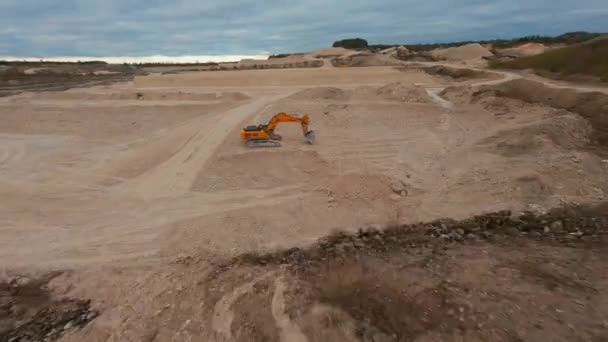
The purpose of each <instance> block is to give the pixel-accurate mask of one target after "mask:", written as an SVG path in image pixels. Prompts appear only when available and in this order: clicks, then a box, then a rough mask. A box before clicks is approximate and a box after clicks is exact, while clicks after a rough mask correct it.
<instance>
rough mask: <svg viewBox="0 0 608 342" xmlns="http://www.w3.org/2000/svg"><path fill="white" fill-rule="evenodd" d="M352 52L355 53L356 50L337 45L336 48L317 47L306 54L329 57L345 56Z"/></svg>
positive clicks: (315, 56)
mask: <svg viewBox="0 0 608 342" xmlns="http://www.w3.org/2000/svg"><path fill="white" fill-rule="evenodd" d="M353 53H357V51H354V50H349V49H345V48H341V47H337V48H325V49H319V50H316V51H313V52H311V53H309V54H308V55H309V56H311V57H314V58H329V57H342V56H347V55H350V54H353Z"/></svg>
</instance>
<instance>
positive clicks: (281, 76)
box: [0, 67, 608, 341]
mask: <svg viewBox="0 0 608 342" xmlns="http://www.w3.org/2000/svg"><path fill="white" fill-rule="evenodd" d="M506 76H507V77H506V78H515V77H516V76H513V75H510V74H508V75H506ZM503 81H504V80H497V76H496V75H492V77H490V79H488V80H487V81H486V80H483V79H481V80H480V79H475V80H469V81H467V80H464V81H463V80H460V81H458V82H456V81H452V80H450V79H448V78H445V77H440V76H432V75H429V74H427V73H425V72H423V71H421V70H413V69H411V70H403V69H395V68H391V67H373V68H344V69H342V68H322V69H310V70H304V69H290V70H255V71H254V70H251V71H238V72H198V73H196V72H194V73H184V74H173V75H151V76H145V77H136V78H135V80H134V81H133V82H130V83H121V84H115V85H109V86H99V87H91V88H86V89H72V90H68V91H65V92H49V93H37V94H33V93H24V94H21V95H16V96H11V97H5V98H0V117H2V121H1V122H0V198H2V201H1V203H0V223H1V225H0V260H1V261H0V269H2V270H3V271H4V272H9V273H15V272H20V273H26V274H29V273H36V272H47V271H50V270H60V271H63V270H70V272H68V273H67V274H66V275H64V276H60V277H59V278H58V280H57V284H56V285H55V286H56V287H57V288H60V289H62V291H63V293H70V294H71V295H78V296H84V297H85V298H91V299H92V300H93V304H94V305H95V306H96V307H97V308H98V309H99V310H101V312H102V313H101V316H100V317H99V318H98V319H97V320H95V321H94V322H93V323H92V325H90V326H88V327H87V328H86V329H83V330H82V331H78V332H75V333H73V334H68V335H67V336H66V337H65V339H66V340H69V341H78V340H89V341H125V340H133V341H154V340H157V341H166V340H175V341H187V340H196V339H192V338H193V337H192V336H196V335H197V334H198V335H199V336H207V337H208V340H214V339H215V340H218V341H220V340H248V339H247V338H246V337H247V334H244V333H243V331H241V332H240V333H239V334H241V335H239V336H241V337H238V338H236V337H235V336H233V334H232V333H231V322H232V318H227V317H228V316H230V315H231V314H230V313H229V311H230V310H229V308H230V307H231V306H232V305H233V304H234V303H235V302H238V301H247V300H250V301H251V302H246V303H241V304H239V305H241V306H242V307H255V306H256V302H255V301H256V300H266V299H268V300H271V302H272V305H271V306H269V307H268V310H270V311H268V312H267V314H268V315H269V316H268V317H269V318H268V319H274V320H275V321H276V322H277V324H278V325H277V326H278V327H279V328H278V330H276V331H275V330H273V331H274V333H277V331H279V332H280V333H277V334H278V335H277V336H275V337H273V338H266V340H283V341H305V340H307V338H306V336H308V338H310V336H311V335H310V332H308V333H306V332H302V331H301V327H302V326H306V324H312V323H310V322H308V323H306V322H300V323H299V325H298V324H296V323H294V322H293V321H292V320H291V319H290V318H289V317H290V316H289V315H287V314H286V313H285V312H286V311H288V308H287V306H289V305H288V304H286V303H285V299H284V298H283V297H281V296H282V294H281V293H283V292H285V291H288V290H287V288H289V287H288V286H287V285H284V284H282V283H281V281H282V280H281V279H283V278H281V277H283V276H281V277H278V276H276V275H277V274H280V272H279V271H278V270H272V271H271V272H270V273H264V272H262V273H260V275H259V276H260V278H259V279H258V278H256V279H257V280H251V281H249V282H244V283H245V285H243V286H245V287H244V288H241V289H236V290H235V292H231V293H232V295H229V296H228V297H223V298H222V299H219V298H215V297H213V295H209V296H207V297H205V294H203V293H200V294H196V293H194V292H193V293H190V294H189V295H192V296H194V297H183V296H182V295H180V298H182V299H183V298H198V300H199V301H200V303H201V305H200V307H198V308H197V307H196V306H192V307H189V309H188V310H194V311H187V312H188V313H187V314H184V313H179V310H178V311H175V310H176V308H175V307H173V306H172V305H181V304H179V303H167V305H169V306H168V307H166V309H167V308H169V307H170V309H167V310H169V311H168V312H172V313H171V314H170V315H169V317H164V318H162V320H160V321H159V319H160V318H158V317H160V316H162V315H161V314H162V312H163V310H165V309H163V307H164V306H163V305H165V304H163V302H162V301H163V300H165V299H164V298H165V296H169V297H171V291H177V293H179V292H180V291H181V290H179V289H180V288H181V286H182V285H180V281H182V282H184V283H183V284H186V283H188V284H191V282H192V281H194V282H196V281H202V280H200V279H201V278H200V277H202V276H203V275H206V274H208V273H209V272H211V270H212V269H213V267H214V266H213V265H215V264H216V263H217V262H219V261H220V260H224V259H225V258H230V257H232V256H235V255H239V254H241V253H247V252H260V251H271V250H275V249H279V248H290V247H294V246H306V245H309V244H311V243H313V242H314V241H316V240H317V239H319V238H321V237H323V236H325V235H327V234H328V233H331V232H333V231H336V230H345V231H351V232H354V231H356V230H357V229H359V228H360V227H363V226H367V225H372V224H376V225H378V224H380V225H387V224H405V223H414V222H418V221H428V220H433V219H438V218H443V217H450V218H455V219H462V218H466V217H469V216H471V215H474V214H478V213H481V212H489V211H497V210H513V211H516V212H518V211H521V210H525V209H531V210H536V211H542V210H544V209H549V208H553V207H556V206H559V205H562V204H564V203H573V202H574V203H595V202H599V201H602V200H605V196H606V195H605V194H606V192H607V191H608V172H607V171H608V164H607V163H606V161H605V160H602V158H600V157H599V156H598V155H597V154H595V153H594V152H593V151H590V150H587V149H585V146H586V145H587V144H588V143H589V141H590V137H591V135H592V127H591V125H590V124H589V123H588V122H587V121H586V120H585V119H584V118H582V117H581V116H579V115H578V114H576V113H572V112H567V111H565V110H563V109H554V108H552V107H548V106H544V105H540V104H531V103H526V102H522V101H518V100H513V99H504V98H500V97H495V98H489V99H484V100H483V101H473V100H472V98H470V96H471V95H470V93H467V92H458V91H454V92H452V93H451V96H448V100H446V99H443V98H439V97H438V95H437V94H438V93H439V92H440V91H441V90H443V88H446V87H449V86H453V85H459V86H474V87H478V86H480V85H483V84H486V85H492V84H498V83H500V82H503ZM450 101H451V102H450ZM279 111H286V112H298V113H302V112H306V113H309V114H310V115H311V119H312V128H313V129H314V130H315V131H316V136H317V142H316V144H315V145H312V146H311V145H305V144H304V143H303V139H302V137H301V131H300V128H298V127H297V126H290V125H289V124H286V125H284V126H281V127H280V128H279V133H280V134H281V135H283V137H284V144H283V146H282V147H281V148H276V149H262V150H251V149H247V148H245V147H244V146H243V144H242V142H241V141H240V138H239V135H238V132H239V130H240V128H241V127H242V126H243V125H246V124H251V123H259V122H263V121H265V120H268V119H269V118H270V117H271V116H272V115H273V114H275V113H276V112H279ZM480 248H481V247H480ZM499 252H500V253H504V251H503V250H501V251H499ZM454 253H456V254H458V253H465V254H466V255H467V258H471V259H472V260H477V259H475V257H474V256H473V255H474V254H475V255H476V253H477V254H479V253H482V254H483V252H482V250H472V251H469V252H466V251H460V250H457V251H456V252H454ZM521 253H524V252H521ZM548 253H549V252H548ZM551 253H552V252H551ZM524 254H525V253H524ZM192 255H196V256H197V258H198V259H197V260H199V261H198V262H199V263H198V264H197V269H196V273H198V275H195V274H190V273H188V272H190V271H186V270H183V269H173V267H174V266H175V265H176V264H178V266H176V267H178V268H179V267H182V266H179V265H182V264H183V263H184V262H185V263H186V264H187V263H188V260H189V258H190V256H192ZM518 257H519V254H518V256H517V257H513V258H514V260H515V259H517V258H518ZM578 257H579V255H578V254H577V255H575V256H573V258H578ZM505 258H507V257H505ZM374 262H377V261H370V265H372V264H373V263H374ZM479 262H483V261H479ZM488 262H489V261H488ZM492 262H493V261H492ZM513 262H515V263H517V260H515V261H513ZM159 265H161V266H162V267H170V270H164V269H163V270H161V268H158V267H159ZM167 265H173V266H167ZM368 266H369V265H368ZM372 266H373V265H372ZM372 266H370V267H372ZM357 267H358V266H357ZM455 270H456V269H454V270H452V271H451V272H456V271H455ZM192 272H194V271H192ZM239 272H240V271H239ZM243 272H245V273H246V274H252V273H253V274H257V273H256V272H257V271H256V270H255V269H252V270H251V271H243ZM248 272H249V273H248ZM276 272H279V273H276ZM479 272H480V274H481V273H483V271H479ZM176 274H179V275H176ZM239 274H240V273H239ZM264 274H266V275H264ZM483 274H484V277H490V275H489V274H486V273H483ZM173 276H175V279H172V278H171V277H173ZM235 277H241V275H238V274H237V275H235ZM244 277H245V278H248V277H249V276H244ZM285 277H287V278H285V279H288V278H289V276H285ZM161 278H162V279H164V280H162V279H161ZM195 278H196V279H198V280H195ZM102 279H103V280H102ZM185 279H187V280H185ZM433 279H434V280H433V282H435V280H436V278H433ZM242 281H243V278H239V281H233V282H232V283H231V284H232V285H226V286H233V285H234V284H237V283H239V282H242ZM286 281H288V280H286ZM290 281H291V280H290ZM265 282H267V283H268V284H266V285H259V286H262V287H260V289H259V291H261V292H259V293H261V294H262V297H263V296H266V295H267V296H270V297H268V298H266V297H263V298H266V299H263V298H262V299H259V298H258V299H256V298H257V297H247V296H245V297H243V296H242V294H246V293H249V292H251V289H249V288H248V286H249V287H256V286H258V285H256V284H258V283H259V284H264V283H265ZM68 283H69V284H70V285H69V286H67V285H65V284H68ZM95 284H101V285H100V286H96V285H95ZM209 284H212V283H209ZM247 284H249V285H247ZM184 286H185V285H184ZM209 286H212V285H209ZM213 286H215V285H213ZM286 286H287V287H286ZM433 286H435V285H433ZM268 287H272V288H275V289H276V291H270V292H264V288H268ZM256 288H257V287H256ZM296 288H297V287H296ZM170 289H173V290H170ZM134 290H135V291H137V292H138V295H133V296H132V297H130V296H129V292H130V291H134ZM207 290H208V289H207ZM521 290H522V291H525V289H523V288H522V289H521ZM166 291H169V293H167V292H166ZM186 291H194V287H192V288H189V289H188V290H186ZM256 291H257V290H256ZM256 293H258V292H256ZM197 296H198V297H197ZM273 296H274V297H273ZM144 297H149V298H148V299H145V298H144ZM129 298H130V299H129ZM213 298H215V300H217V302H216V303H215V304H213V305H215V311H216V314H217V312H220V314H221V315H224V316H221V315H220V317H219V318H217V317H215V316H213V314H212V312H209V306H210V305H211V306H213V305H212V304H210V303H213ZM247 298H249V299H247ZM429 300H431V301H433V300H436V298H434V297H433V298H430V299H429ZM602 300H603V301H604V302H605V299H604V298H602ZM129 307H130V308H131V309H129ZM129 310H131V312H130V311H129ZM133 310H134V311H133ZM159 310H160V313H158V311H159ZM317 310H321V311H322V310H323V309H322V308H321V309H317ZM454 310H457V311H458V310H459V308H458V307H455V309H454ZM212 311H213V310H212ZM347 311H348V310H347ZM104 312H105V313H104ZM129 312H130V313H129ZM222 312H223V313H222ZM226 312H228V313H226ZM134 314H137V315H140V316H141V317H142V318H140V319H139V320H138V319H134V321H129V322H127V321H128V320H129V317H132V316H133V315H134ZM241 314H243V313H241ZM159 315H160V316H159ZM171 315H174V316H171ZM209 315H211V316H209ZM225 315H228V316H225ZM232 315H234V314H232ZM252 315H253V316H251V317H249V318H247V319H246V321H247V320H248V322H249V323H247V324H250V323H251V322H254V323H253V324H255V319H256V318H255V314H252ZM260 315H261V314H260ZM186 316H191V318H190V319H189V320H187V319H185V318H184V317H186ZM355 316H356V315H355ZM151 317H157V318H154V319H152V318H151ZM171 317H174V318H175V319H177V320H180V321H179V324H178V323H177V321H176V322H173V321H172V318H171ZM209 317H214V318H213V322H212V323H210V324H211V325H210V326H199V327H197V328H196V329H194V330H192V329H193V328H190V327H189V324H191V323H192V322H199V321H206V320H207V318H209ZM603 317H604V319H605V318H606V316H603ZM241 318H242V317H241ZM355 318H356V317H355ZM150 322H153V324H157V325H158V324H161V325H162V324H164V326H166V327H169V328H167V329H168V330H166V331H163V332H162V333H161V332H159V331H158V330H157V331H156V332H153V330H154V329H152V330H151V328H150V327H149V326H147V324H151V323H150ZM161 322H163V323H161ZM199 323H200V322H199ZM176 324H177V325H178V326H177V327H176V326H175V325H176ZM197 324H198V323H197ZM226 324H227V325H226ZM243 324H245V323H243ZM294 324H295V325H294ZM345 324H346V323H345ZM349 324H350V323H349ZM353 324H354V323H353ZM421 324H422V323H421ZM161 325H159V327H161ZM422 326H424V324H423V325H422ZM180 327H181V328H180ZM159 329H160V328H159ZM180 329H181V330H180ZM206 329H207V330H206ZM209 329H210V330H209ZM272 329H275V328H272ZM307 329H309V330H310V329H313V328H310V327H309V328H307ZM417 329H418V328H417ZM304 330H306V329H304ZM313 330H314V329H313ZM347 330H348V329H347ZM150 331H152V332H150ZM383 331H384V330H383ZM416 331H417V330H416ZM186 332H187V334H186ZM212 332H213V333H212ZM145 334H151V336H152V337H150V336H147V335H146V336H144V335H145ZM163 334H165V335H163ZM209 334H211V335H209ZM345 334H347V335H348V334H350V333H349V332H346V333H345ZM341 336H342V335H341ZM345 336H346V335H345ZM348 336H350V335H348ZM348 336H347V337H340V338H335V340H355V337H353V338H352V339H350V337H348ZM408 336H409V335H408ZM412 336H413V335H412ZM484 336H485V337H488V336H489V335H482V337H484ZM505 336H506V335H505ZM526 336H531V335H526ZM590 336H591V335H590ZM250 337H251V336H250ZM499 337H501V338H502V337H504V336H503V335H500V336H499ZM327 338H329V337H327V336H325V337H323V336H320V337H318V338H317V339H315V338H313V339H312V340H327ZM429 338H430V337H429ZM501 338H499V340H501ZM264 339H265V337H264V336H261V337H259V339H258V338H256V339H254V340H264ZM330 339H331V338H330ZM249 340H251V339H249ZM388 340H390V339H388ZM406 340H407V339H406ZM412 340H413V339H412ZM427 340H429V341H430V340H431V339H427ZM427 340H424V341H427ZM454 340H458V339H454ZM465 340H466V338H465ZM482 340H483V339H482ZM416 341H418V340H416ZM421 341H422V340H421Z"/></svg>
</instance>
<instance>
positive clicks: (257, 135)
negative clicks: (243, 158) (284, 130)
mask: <svg viewBox="0 0 608 342" xmlns="http://www.w3.org/2000/svg"><path fill="white" fill-rule="evenodd" d="M282 122H296V123H300V125H301V126H302V133H303V134H304V139H305V141H306V142H307V143H309V144H312V143H313V142H314V139H315V134H314V132H313V131H311V130H310V129H309V125H310V117H309V116H308V114H304V115H302V116H300V115H298V114H290V113H283V112H281V113H278V114H276V115H275V116H273V117H272V118H271V119H270V121H268V123H267V124H262V125H257V126H247V127H245V128H243V129H242V130H241V138H242V139H243V140H244V141H245V143H246V144H247V146H249V147H278V146H281V143H280V141H281V136H280V135H278V134H275V133H274V131H275V129H276V128H277V126H278V125H279V124H280V123H282Z"/></svg>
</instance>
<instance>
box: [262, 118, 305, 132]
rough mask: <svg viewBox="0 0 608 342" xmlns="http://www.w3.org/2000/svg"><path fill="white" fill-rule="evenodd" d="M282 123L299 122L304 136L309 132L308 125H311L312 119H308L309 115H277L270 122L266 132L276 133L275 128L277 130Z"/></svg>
mask: <svg viewBox="0 0 608 342" xmlns="http://www.w3.org/2000/svg"><path fill="white" fill-rule="evenodd" d="M281 122H299V123H300V125H302V131H303V133H304V135H306V133H307V132H309V130H308V125H309V123H310V118H309V117H308V114H304V115H303V116H301V117H300V116H298V115H297V114H289V113H278V114H277V115H275V116H273V117H272V119H270V121H269V122H268V126H267V127H266V130H267V131H270V132H274V130H275V128H277V126H278V125H279V124H280V123H281Z"/></svg>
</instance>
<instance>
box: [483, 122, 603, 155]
mask: <svg viewBox="0 0 608 342" xmlns="http://www.w3.org/2000/svg"><path fill="white" fill-rule="evenodd" d="M591 132H592V128H591V126H590V125H589V123H588V122H587V120H585V119H584V118H582V117H580V116H579V115H576V114H565V115H562V116H558V117H551V118H548V119H545V120H543V121H541V122H535V123H533V124H531V125H527V126H524V127H521V128H515V129H510V130H506V131H501V132H499V133H498V134H496V135H494V136H492V137H489V138H486V139H484V140H482V141H481V142H480V143H479V144H480V145H481V146H485V147H486V148H488V149H489V150H491V151H493V152H496V153H498V154H500V155H504V156H507V157H513V156H518V155H522V154H528V153H533V152H534V153H542V152H543V148H546V147H552V146H559V147H561V148H564V149H578V148H583V147H584V146H586V145H587V144H588V143H589V140H590V138H589V137H590V135H591Z"/></svg>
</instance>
